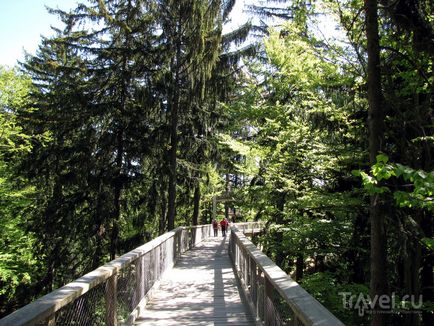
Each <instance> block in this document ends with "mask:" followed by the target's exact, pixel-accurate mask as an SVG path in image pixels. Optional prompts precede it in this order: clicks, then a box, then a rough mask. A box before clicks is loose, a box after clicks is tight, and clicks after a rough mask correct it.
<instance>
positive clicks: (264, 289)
mask: <svg viewBox="0 0 434 326" xmlns="http://www.w3.org/2000/svg"><path fill="white" fill-rule="evenodd" d="M247 227H248V226H247ZM244 228H245V227H244V226H242V227H241V229H244ZM229 255H230V256H231V259H232V262H233V263H234V265H235V269H236V271H237V274H238V277H239V279H240V281H241V283H242V289H243V291H244V294H245V296H246V297H247V301H248V302H249V305H250V308H251V310H252V312H253V313H254V315H255V316H256V318H257V321H258V322H260V323H262V324H265V325H276V326H277V325H321V326H326V325H329V326H339V325H344V324H343V323H342V322H341V321H339V320H338V319H337V318H336V317H335V316H333V315H332V314H331V313H330V312H329V311H328V310H327V309H326V308H325V307H324V306H323V305H321V304H320V303H319V302H318V301H317V300H315V298H313V297H312V296H311V295H310V294H309V293H307V292H306V291H305V290H304V289H303V288H301V286H300V285H299V284H298V283H297V282H295V281H293V280H292V279H291V278H290V277H289V276H288V275H287V274H286V273H285V272H284V271H282V270H281V269H280V268H279V267H278V266H277V265H276V264H275V263H274V262H273V261H272V260H271V259H270V258H268V257H267V256H266V255H265V254H264V253H262V251H260V250H259V249H257V248H256V246H255V245H254V244H253V243H252V242H251V241H250V240H249V239H247V237H246V236H245V235H244V234H243V232H242V231H241V230H240V228H238V224H237V225H236V226H233V227H232V228H231V234H230V241H229Z"/></svg>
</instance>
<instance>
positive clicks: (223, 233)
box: [220, 218, 228, 237]
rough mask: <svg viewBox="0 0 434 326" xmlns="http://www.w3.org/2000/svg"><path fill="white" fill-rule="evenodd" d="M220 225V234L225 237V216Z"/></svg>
mask: <svg viewBox="0 0 434 326" xmlns="http://www.w3.org/2000/svg"><path fill="white" fill-rule="evenodd" d="M220 227H221V228H222V236H224V237H225V236H226V229H227V227H228V221H227V220H226V219H225V218H223V219H222V220H221V221H220Z"/></svg>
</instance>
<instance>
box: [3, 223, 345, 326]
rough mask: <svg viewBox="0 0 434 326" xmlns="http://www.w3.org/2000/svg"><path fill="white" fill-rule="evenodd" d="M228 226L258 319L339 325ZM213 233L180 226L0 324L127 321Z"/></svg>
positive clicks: (245, 226) (248, 227)
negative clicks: (178, 263) (165, 276)
mask: <svg viewBox="0 0 434 326" xmlns="http://www.w3.org/2000/svg"><path fill="white" fill-rule="evenodd" d="M262 227H263V226H262V225H261V224H260V223H259V222H248V223H237V224H236V225H235V226H232V227H231V234H230V242H229V254H230V256H231V258H232V261H233V263H234V266H235V268H236V270H237V274H238V276H239V279H240V280H241V283H242V285H243V286H242V288H243V290H244V291H245V294H246V297H247V299H248V300H247V301H248V302H249V304H250V307H251V309H252V311H253V312H254V314H255V316H256V317H257V320H258V322H261V323H262V324H265V325H332V326H338V325H343V324H342V323H341V322H340V321H339V320H338V319H336V317H334V316H333V315H332V314H331V313H330V312H329V311H328V310H327V309H325V308H324V307H323V306H322V305H321V304H320V303H319V302H318V301H316V300H315V299H314V298H313V297H312V296H310V295H309V294H308V293H307V292H306V291H305V290H303V289H302V288H301V287H300V286H299V285H298V284H297V283H296V282H294V281H293V280H292V279H291V278H290V277H289V276H287V275H286V273H284V272H283V271H282V270H281V269H280V268H279V267H277V266H276V265H275V264H274V263H273V262H272V261H271V260H270V259H269V258H268V257H267V256H265V255H264V254H263V253H262V252H261V251H260V250H258V249H257V248H256V247H255V246H254V245H253V243H251V242H250V241H249V240H248V239H247V238H246V236H244V234H243V232H246V233H252V234H254V233H256V232H257V231H258V230H260V229H261V228H262ZM211 234H212V227H211V225H200V226H196V227H180V228H177V229H175V230H173V231H171V232H168V233H165V234H163V235H162V236H160V237H158V238H156V239H154V240H152V241H150V242H148V243H146V244H144V245H143V246H141V247H138V248H136V249H135V250H133V251H130V252H128V253H127V254H125V255H123V256H121V257H119V258H117V259H115V260H113V261H111V262H109V263H108V264H106V265H104V266H101V267H99V268H97V269H96V270H94V271H92V272H90V273H88V274H86V275H84V276H82V277H80V278H79V279H77V280H75V281H74V282H72V283H69V284H67V285H65V286H63V287H62V288H60V289H58V290H56V291H53V292H51V293H49V294H47V295H45V296H43V297H41V298H39V299H38V300H36V301H34V302H33V303H31V304H29V305H27V306H25V307H23V308H21V309H19V310H17V311H15V312H14V313H12V314H10V315H8V316H6V317H5V318H3V319H1V320H0V326H21V325H48V326H54V325H58V326H59V325H61V326H69V325H71V326H72V325H98V326H99V325H109V326H116V325H132V324H133V323H134V321H135V319H136V318H137V316H138V315H139V314H140V313H141V311H142V309H144V307H145V305H146V303H147V301H148V300H149V298H150V297H151V296H152V293H153V291H155V290H156V289H157V288H158V286H159V281H160V279H161V278H162V276H163V274H164V273H165V272H166V271H167V270H169V269H170V268H172V266H173V265H174V264H175V263H176V261H177V260H178V258H179V257H180V255H181V254H182V253H183V252H185V251H186V250H189V249H191V248H193V247H194V246H195V245H196V244H198V243H200V242H201V241H202V240H204V239H206V238H208V237H210V236H211Z"/></svg>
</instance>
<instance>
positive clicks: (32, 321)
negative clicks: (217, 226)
mask: <svg viewBox="0 0 434 326" xmlns="http://www.w3.org/2000/svg"><path fill="white" fill-rule="evenodd" d="M200 229H201V230H202V232H201V234H198V232H197V230H200ZM192 230H194V231H195V232H191V234H189V231H192ZM203 235H205V237H209V236H210V235H211V225H200V226H194V227H179V228H177V229H174V230H173V231H170V232H167V233H165V234H163V235H161V236H159V237H157V238H155V239H153V240H152V241H150V242H147V243H146V244H144V245H142V246H140V247H138V248H136V249H134V250H132V251H130V252H128V253H126V254H124V255H122V256H120V257H119V258H117V259H115V260H113V261H111V262H109V263H107V264H105V265H103V266H101V267H99V268H97V269H95V270H94V271H92V272H90V273H88V274H86V275H84V276H82V277H80V278H79V279H77V280H75V281H73V282H71V283H69V284H67V285H65V286H63V287H61V288H59V289H57V290H55V291H53V292H51V293H48V294H46V295H44V296H43V297H41V298H39V299H37V300H35V301H34V302H32V303H30V304H28V305H26V306H24V307H22V308H21V309H18V310H17V311H15V312H13V313H11V314H10V315H8V316H6V317H4V318H2V319H0V326H19V325H36V324H43V325H50V326H52V325H55V315H56V312H58V311H59V310H60V309H61V308H63V307H65V306H67V305H68V304H70V303H72V302H73V301H74V300H76V299H77V298H79V297H81V296H83V295H84V294H85V293H87V292H89V291H90V290H91V289H93V288H95V287H96V286H98V285H101V284H103V283H106V282H107V281H108V280H110V279H112V278H114V277H116V275H117V274H119V272H120V271H121V270H123V269H125V268H126V267H128V266H131V264H132V263H133V262H135V261H137V259H138V258H140V257H142V256H144V255H146V254H147V253H150V252H151V251H153V250H154V249H156V248H158V247H159V246H161V245H162V244H164V243H165V242H167V241H168V240H170V239H172V238H175V237H179V243H181V248H178V251H180V252H184V251H185V250H188V249H190V248H191V247H194V246H195V245H196V244H197V243H199V242H201V241H202V240H203V239H204V237H203ZM173 255H174V256H172V257H168V258H169V260H168V263H167V266H164V268H165V269H167V268H171V267H172V266H173V265H174V264H175V262H176V259H177V252H173ZM164 271H165V270H162V271H160V274H162V273H163V272H164ZM109 283H113V282H109ZM107 301H108V300H107ZM112 313H113V312H112ZM115 317H116V316H115V313H114V317H113V318H115Z"/></svg>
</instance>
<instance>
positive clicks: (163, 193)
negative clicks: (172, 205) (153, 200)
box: [158, 177, 167, 235]
mask: <svg viewBox="0 0 434 326" xmlns="http://www.w3.org/2000/svg"><path fill="white" fill-rule="evenodd" d="M160 198H161V215H160V220H159V223H158V234H159V235H162V234H163V233H164V232H165V231H166V214H167V201H166V187H165V179H164V177H161V185H160Z"/></svg>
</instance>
